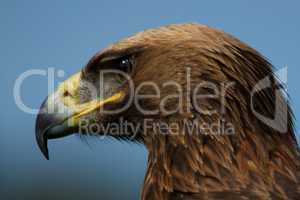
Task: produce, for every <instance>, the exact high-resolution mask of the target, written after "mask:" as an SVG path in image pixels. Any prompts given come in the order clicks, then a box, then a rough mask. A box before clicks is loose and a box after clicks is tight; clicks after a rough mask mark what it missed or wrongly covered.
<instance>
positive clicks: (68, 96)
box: [35, 73, 124, 160]
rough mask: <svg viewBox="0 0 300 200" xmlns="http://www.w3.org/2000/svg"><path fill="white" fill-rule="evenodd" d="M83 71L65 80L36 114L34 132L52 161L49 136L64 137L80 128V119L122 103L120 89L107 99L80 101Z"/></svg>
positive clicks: (39, 144)
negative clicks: (108, 105) (109, 104)
mask: <svg viewBox="0 0 300 200" xmlns="http://www.w3.org/2000/svg"><path fill="white" fill-rule="evenodd" d="M79 84H80V73H77V74H75V75H73V76H71V77H70V78H69V79H68V80H66V81H65V82H63V83H62V84H61V85H60V86H59V87H58V89H57V91H56V92H54V93H53V94H51V95H50V96H49V97H48V98H47V99H46V100H45V101H44V102H43V103H42V105H41V108H40V111H39V113H38V115H37V119H36V126H35V128H36V129H35V135H36V141H37V143H38V146H39V148H40V150H41V152H42V153H43V155H44V156H45V158H46V159H47V160H49V151H48V139H55V138H61V137H65V136H68V135H71V134H73V133H76V132H78V131H79V128H78V127H79V123H80V118H81V117H84V116H86V115H88V114H90V113H92V112H94V111H96V110H97V109H100V108H101V107H103V106H104V105H106V104H108V103H114V102H120V101H121V100H122V99H123V97H124V93H123V92H119V93H116V94H115V95H113V96H111V97H109V98H107V99H104V100H99V99H96V100H92V101H90V102H87V103H82V104H81V103H80V97H79Z"/></svg>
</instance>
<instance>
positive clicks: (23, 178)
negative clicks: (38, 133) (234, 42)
mask: <svg viewBox="0 0 300 200" xmlns="http://www.w3.org/2000/svg"><path fill="white" fill-rule="evenodd" d="M299 7H300V3H299V1H296V0H295V1H260V0H244V1H240V0H239V1H238V0H232V1H219V0H210V1H199V0H197V1H196V0H194V1H174V0H173V1H158V0H152V1H140V0H134V1H115V0H110V1H77V0H72V1H56V0H52V1H47V2H46V1H35V0H31V1H21V0H20V1H14V0H10V1H9V0H7V1H3V0H2V1H1V2H0V24H1V29H0V30H1V31H0V41H1V43H0V58H1V59H0V64H1V65H0V66H1V67H0V69H1V73H0V81H1V82H0V91H1V96H0V102H1V104H0V105H1V111H0V194H1V199H54V198H55V199H65V198H73V199H86V198H88V199H137V198H138V197H139V193H140V190H141V185H142V182H143V177H144V171H145V167H146V160H147V152H146V150H145V148H144V147H142V146H138V145H134V144H130V143H125V142H117V141H114V140H108V139H106V140H99V139H95V138H92V139H89V140H88V143H89V145H87V144H86V142H83V141H82V140H80V139H79V138H78V137H76V136H70V137H68V138H65V139H63V140H55V141H51V142H50V144H49V148H50V157H51V160H50V161H46V160H45V159H44V158H43V157H42V155H41V153H40V151H39V150H38V148H37V145H36V142H35V137H34V124H35V116H34V115H30V114H26V113H23V112H22V111H21V110H19V109H18V108H17V106H16V105H15V103H14V99H13V86H14V82H15V80H16V78H17V77H18V76H19V75H20V74H21V73H23V72H24V71H26V70H29V69H32V68H36V69H47V68H48V67H55V68H56V69H63V70H64V71H65V72H66V76H68V75H71V74H72V73H74V72H77V71H78V70H80V69H81V68H82V67H83V66H84V65H85V64H86V63H87V61H88V60H89V58H90V57H91V56H92V55H93V54H94V53H95V52H97V51H98V50H100V49H102V48H104V47H106V46H107V45H109V44H111V43H112V42H115V41H118V40H120V39H122V38H124V37H127V36H129V35H131V34H133V33H135V32H137V31H141V30H144V29H146V28H151V27H158V26H161V25H166V24H171V23H182V22H198V23H203V24H207V25H209V26H212V27H217V28H220V29H223V30H225V31H226V32H229V33H231V34H233V35H234V36H236V37H238V38H240V39H241V40H242V41H245V42H247V43H248V44H250V45H251V46H252V47H254V48H256V49H257V50H259V51H260V52H261V53H262V54H264V55H265V56H266V57H267V58H269V59H270V60H271V62H272V63H273V64H274V66H275V67H277V68H281V67H284V66H288V89H289V94H290V96H291V103H292V107H293V109H294V112H295V115H296V118H298V119H300V102H299V97H300V90H299V72H300V69H299V67H300V62H299V56H300V55H299V52H300V38H299V35H300V34H299V33H300V31H299V30H300V21H299V19H300V12H299ZM62 80H63V79H58V80H57V82H59V81H62ZM46 95H47V82H46V80H45V78H43V77H38V76H35V77H32V78H30V79H28V80H26V82H24V84H23V86H22V98H23V100H24V102H25V103H26V104H27V105H29V106H31V107H35V108H37V107H39V105H40V103H41V102H42V100H43V99H44V98H45V96H46ZM296 127H298V130H299V121H296ZM298 138H299V136H298Z"/></svg>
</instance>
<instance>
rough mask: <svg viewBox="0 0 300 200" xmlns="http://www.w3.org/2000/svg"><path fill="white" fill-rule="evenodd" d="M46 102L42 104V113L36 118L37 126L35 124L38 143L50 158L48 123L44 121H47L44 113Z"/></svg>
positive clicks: (44, 153) (47, 157)
mask: <svg viewBox="0 0 300 200" xmlns="http://www.w3.org/2000/svg"><path fill="white" fill-rule="evenodd" d="M45 102H46V101H44V102H43V104H42V106H41V110H40V113H39V114H38V116H37V119H36V126H35V136H36V141H37V143H38V146H39V148H40V150H41V152H42V153H43V155H44V156H45V158H46V159H47V160H49V151H48V142H47V140H48V139H47V134H46V132H47V131H46V130H47V129H46V126H47V124H46V123H45V122H44V121H45V119H44V118H45V114H43V109H42V108H43V107H44V105H45Z"/></svg>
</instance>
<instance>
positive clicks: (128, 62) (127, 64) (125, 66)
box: [116, 57, 132, 74]
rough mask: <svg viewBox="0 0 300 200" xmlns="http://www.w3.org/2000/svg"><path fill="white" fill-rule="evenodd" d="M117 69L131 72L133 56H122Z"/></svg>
mask: <svg viewBox="0 0 300 200" xmlns="http://www.w3.org/2000/svg"><path fill="white" fill-rule="evenodd" d="M116 69H117V70H120V71H122V72H125V73H128V74H129V73H131V72H132V58H130V57H125V58H121V59H120V60H119V64H118V65H117V66H116Z"/></svg>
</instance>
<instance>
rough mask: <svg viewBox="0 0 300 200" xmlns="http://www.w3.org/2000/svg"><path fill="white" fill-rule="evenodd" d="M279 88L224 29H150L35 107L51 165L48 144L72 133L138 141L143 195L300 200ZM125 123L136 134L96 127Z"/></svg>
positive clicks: (95, 60) (267, 68)
mask: <svg viewBox="0 0 300 200" xmlns="http://www.w3.org/2000/svg"><path fill="white" fill-rule="evenodd" d="M104 72H105V73H104ZM118 72H120V73H118ZM228 83H229V84H228ZM224 87H225V89H224ZM283 87H284V86H283V85H282V84H280V81H278V79H277V78H276V76H275V75H274V73H273V71H272V65H271V64H270V63H269V62H268V61H267V60H266V59H265V58H264V57H263V56H262V55H261V54H260V53H258V52H257V51H256V50H254V49H253V48H251V47H249V46H248V45H247V44H245V43H243V42H241V41H239V40H238V39H236V38H234V37H233V36H231V35H229V34H226V33H224V32H223V31H220V30H217V29H214V28H210V27H207V26H203V25H199V24H177V25H169V26H164V27H160V28H156V29H149V30H146V31H144V32H140V33H138V34H136V35H134V36H131V37H129V38H127V39H124V40H122V41H120V42H117V43H115V44H113V45H112V46H110V47H108V48H106V49H104V50H102V51H100V52H99V53H97V54H96V55H94V56H93V57H92V58H91V59H90V61H89V62H88V63H87V65H86V66H85V67H84V68H83V69H82V70H81V71H80V72H79V73H77V74H75V75H73V76H72V77H70V78H69V79H68V80H66V81H65V82H63V83H62V84H61V85H60V86H59V88H58V89H57V91H56V92H55V93H54V94H52V95H50V96H49V97H48V98H47V99H46V100H45V102H44V103H43V104H42V106H41V109H40V113H39V115H38V117H37V122H36V139H37V143H38V145H39V147H40V149H41V151H42V152H43V154H44V155H45V156H46V158H47V159H48V148H47V140H48V139H52V138H58V137H63V136H66V135H69V134H72V133H78V132H80V134H82V135H85V134H96V135H104V134H106V135H109V136H112V137H114V138H117V139H120V140H132V141H135V142H139V143H142V144H144V145H145V146H146V148H147V150H148V152H149V156H148V164H147V172H146V175H145V179H144V186H143V191H142V194H141V199H159V200H161V199H300V186H299V183H300V168H299V167H300V160H299V148H298V146H297V142H296V138H295V133H294V128H293V114H292V111H291V109H290V107H289V104H288V100H287V99H286V98H285V97H284V94H283V92H281V91H282V90H281V89H282V88H283ZM222 88H223V89H222ZM132 91H133V92H132ZM222 91H223V92H222ZM130 99H131V100H132V99H134V100H133V101H130ZM128 102H130V103H128ZM120 119H122V120H120ZM145 120H148V123H147V124H146V125H145ZM272 120H273V121H272ZM125 122H126V123H127V124H130V125H133V126H136V127H137V128H135V129H134V128H131V129H126V131H121V129H117V131H116V127H114V129H113V130H114V131H113V130H112V129H106V130H107V131H103V129H101V128H100V129H99V127H104V126H109V125H110V124H112V123H114V124H115V125H116V124H117V125H120V126H121V125H124V123H125ZM141 124H142V125H141ZM195 124H196V125H195ZM220 124H221V125H220ZM162 125H163V127H162ZM198 125H200V126H199V127H200V128H199V127H198ZM216 125H220V127H221V128H218V126H216ZM97 127H98V128H97ZM195 127H196V128H195ZM217 130H218V131H217ZM220 130H221V131H220Z"/></svg>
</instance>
